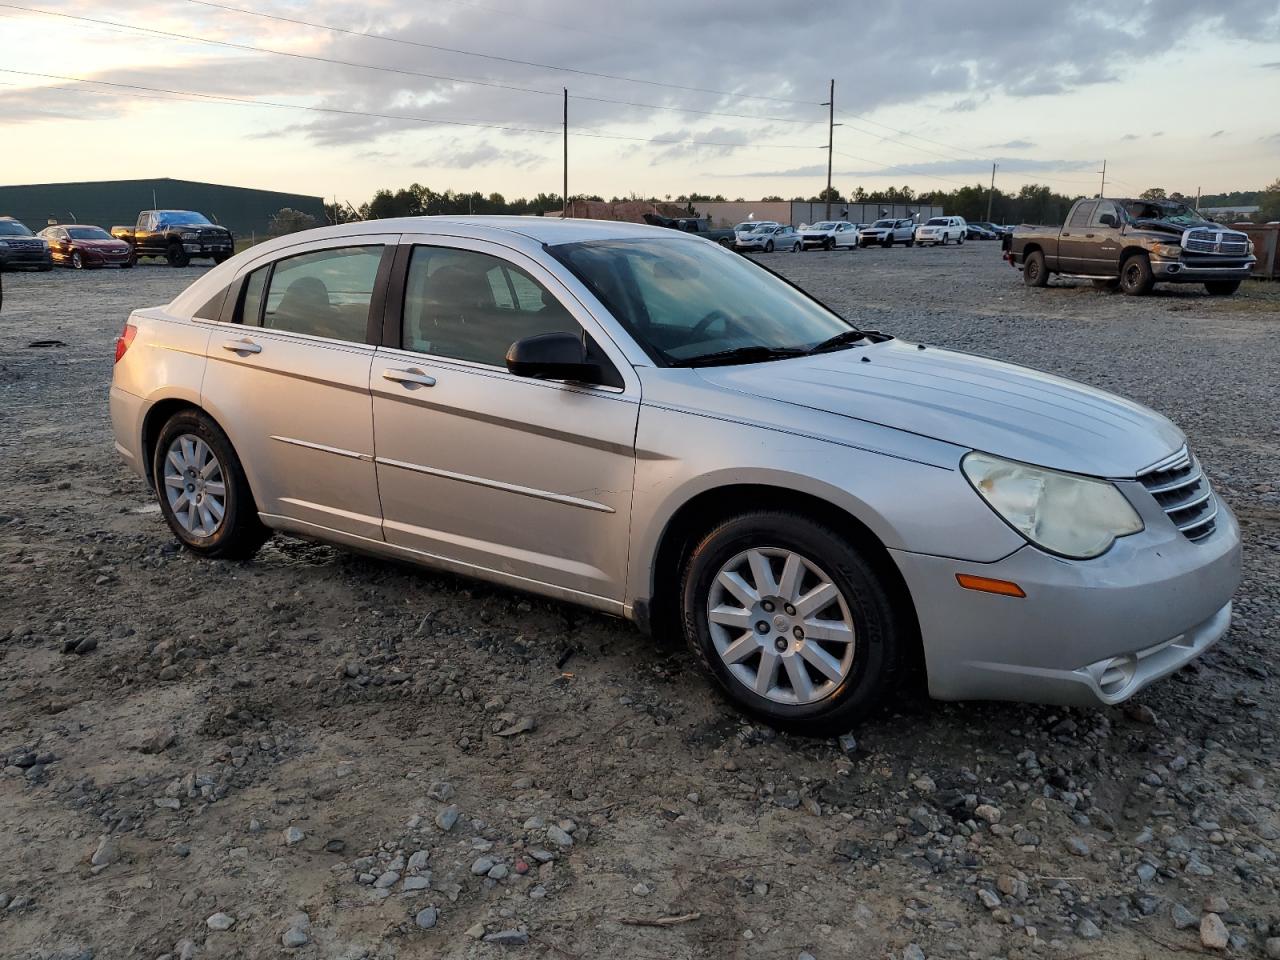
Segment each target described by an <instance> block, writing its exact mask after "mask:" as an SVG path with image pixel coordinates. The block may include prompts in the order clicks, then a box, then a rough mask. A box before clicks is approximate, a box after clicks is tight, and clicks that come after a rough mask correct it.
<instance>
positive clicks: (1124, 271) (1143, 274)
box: [1120, 253, 1156, 297]
mask: <svg viewBox="0 0 1280 960" xmlns="http://www.w3.org/2000/svg"><path fill="white" fill-rule="evenodd" d="M1155 283H1156V278H1155V275H1154V274H1153V273H1152V272H1151V260H1150V259H1149V258H1148V257H1147V255H1146V254H1145V253H1135V254H1131V255H1130V256H1129V257H1128V258H1127V259H1126V260H1125V262H1124V263H1122V264H1120V291H1121V292H1122V293H1127V294H1128V295H1129V296H1131V297H1141V296H1143V295H1144V294H1147V293H1150V292H1151V288H1152V287H1153V286H1155Z"/></svg>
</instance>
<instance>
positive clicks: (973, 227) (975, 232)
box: [964, 223, 1000, 240]
mask: <svg viewBox="0 0 1280 960" xmlns="http://www.w3.org/2000/svg"><path fill="white" fill-rule="evenodd" d="M964 235H965V239H966V240H999V239H1000V238H999V237H998V236H997V235H996V232H995V231H994V230H990V229H988V228H987V227H984V226H983V225H982V224H980V223H966V224H965V226H964Z"/></svg>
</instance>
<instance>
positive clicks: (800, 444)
mask: <svg viewBox="0 0 1280 960" xmlns="http://www.w3.org/2000/svg"><path fill="white" fill-rule="evenodd" d="M837 419H843V418H834V417H833V418H831V420H837ZM845 425H846V426H845V432H846V433H847V432H848V431H849V429H850V428H849V427H848V426H847V421H845ZM836 426H837V425H836V424H835V423H831V422H829V421H828V418H827V417H825V416H824V415H822V414H819V413H815V414H814V423H813V427H814V433H812V434H805V435H800V434H797V433H794V432H785V431H783V430H781V429H774V428H770V427H767V426H761V425H755V424H748V423H742V422H735V421H730V420H725V419H722V418H719V417H715V416H711V415H704V414H699V413H695V412H690V411H688V410H674V409H669V408H664V407H660V406H653V405H645V406H642V408H641V411H640V419H639V424H638V429H637V437H636V478H635V493H634V498H633V505H632V525H631V529H632V537H631V546H630V563H629V564H628V571H629V572H628V584H627V596H628V602H629V603H630V602H634V601H635V600H637V599H639V600H644V599H646V598H648V597H651V596H652V595H653V592H654V584H655V582H656V578H657V576H658V575H659V574H660V572H661V571H657V570H656V569H655V560H656V558H657V555H658V550H659V547H660V545H661V543H662V537H663V535H664V533H665V532H666V531H667V529H668V528H669V526H670V524H671V521H672V518H673V517H674V516H675V515H676V513H677V512H678V511H679V510H680V509H681V508H682V507H683V506H684V505H685V504H687V503H689V502H690V501H691V500H693V499H694V498H695V497H697V496H699V495H700V494H706V493H708V492H710V491H714V490H716V489H719V488H725V487H731V486H740V485H757V486H764V487H772V488H775V489H776V490H777V491H778V497H779V502H780V503H782V504H784V505H785V502H786V496H787V494H788V493H789V492H791V491H799V492H801V493H804V494H807V495H809V496H811V497H816V498H818V499H821V500H823V501H825V502H827V503H830V504H831V505H832V506H834V507H836V508H838V509H840V510H842V511H844V512H845V513H847V514H849V515H850V516H852V517H854V518H855V519H856V520H858V521H859V522H860V523H862V524H863V525H864V526H865V527H866V528H867V529H868V530H870V531H871V533H872V534H874V535H875V537H876V538H877V539H878V540H879V541H880V542H881V543H882V544H883V545H884V546H885V547H888V548H890V549H896V550H907V551H911V552H915V553H925V554H933V555H937V556H947V557H959V558H962V559H965V560H971V561H976V562H990V561H994V560H998V559H1000V558H1002V557H1005V556H1007V555H1009V554H1010V553H1012V552H1013V551H1014V550H1016V549H1018V547H1020V546H1022V544H1023V542H1024V541H1023V540H1022V539H1021V538H1020V537H1019V536H1018V535H1017V534H1016V533H1015V532H1014V531H1013V530H1011V529H1010V528H1009V527H1008V525H1006V524H1005V523H1004V522H1002V521H1001V520H1000V519H999V518H998V517H996V515H995V514H994V513H993V512H992V511H991V510H990V509H989V508H988V507H987V506H986V505H985V504H983V503H982V501H981V500H980V499H979V498H978V496H977V495H976V494H975V493H974V492H973V490H972V488H971V487H970V486H969V484H968V482H967V481H966V480H965V479H964V477H963V475H962V474H961V473H960V470H959V463H960V458H961V457H962V456H963V455H964V453H965V452H966V451H965V449H964V448H961V447H957V446H955V445H953V444H948V443H943V442H941V441H936V440H931V439H928V438H924V437H916V436H914V435H909V434H904V433H902V432H901V431H897V430H892V429H891V428H887V427H879V426H875V425H863V426H862V427H861V428H860V429H861V434H860V435H859V436H858V437H856V438H854V437H851V438H850V439H848V440H847V441H844V442H841V441H840V440H837V439H832V438H830V437H824V436H822V435H821V431H822V429H823V428H824V427H831V428H835V427H836ZM877 435H879V438H880V439H882V440H884V441H885V442H884V443H883V444H877V443H875V440H876V438H877ZM837 436H838V434H837Z"/></svg>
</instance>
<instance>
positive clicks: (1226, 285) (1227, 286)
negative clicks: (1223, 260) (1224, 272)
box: [1204, 280, 1240, 297]
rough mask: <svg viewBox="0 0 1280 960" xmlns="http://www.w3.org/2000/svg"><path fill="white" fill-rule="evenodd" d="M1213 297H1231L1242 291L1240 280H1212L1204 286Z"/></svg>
mask: <svg viewBox="0 0 1280 960" xmlns="http://www.w3.org/2000/svg"><path fill="white" fill-rule="evenodd" d="M1204 288H1205V289H1206V290H1208V291H1209V296H1211V297H1229V296H1231V295H1232V294H1233V293H1235V292H1236V291H1237V290H1239V289H1240V281H1239V280H1210V281H1209V282H1208V283H1206V284H1205V285H1204Z"/></svg>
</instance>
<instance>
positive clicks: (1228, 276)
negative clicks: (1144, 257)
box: [1151, 257, 1257, 283]
mask: <svg viewBox="0 0 1280 960" xmlns="http://www.w3.org/2000/svg"><path fill="white" fill-rule="evenodd" d="M1256 260H1257V258H1256V257H1223V258H1222V261H1223V262H1222V263H1221V264H1219V263H1215V262H1214V261H1213V260H1210V259H1208V258H1204V257H1197V258H1195V259H1194V260H1185V259H1184V260H1157V259H1156V258H1155V257H1152V258H1151V272H1152V273H1153V274H1154V275H1155V278H1156V279H1157V280H1159V281H1160V282H1161V283H1204V282H1205V281H1206V280H1208V281H1210V282H1212V281H1214V280H1247V279H1248V277H1249V274H1251V273H1252V272H1253V265H1254V263H1255V262H1256Z"/></svg>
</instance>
